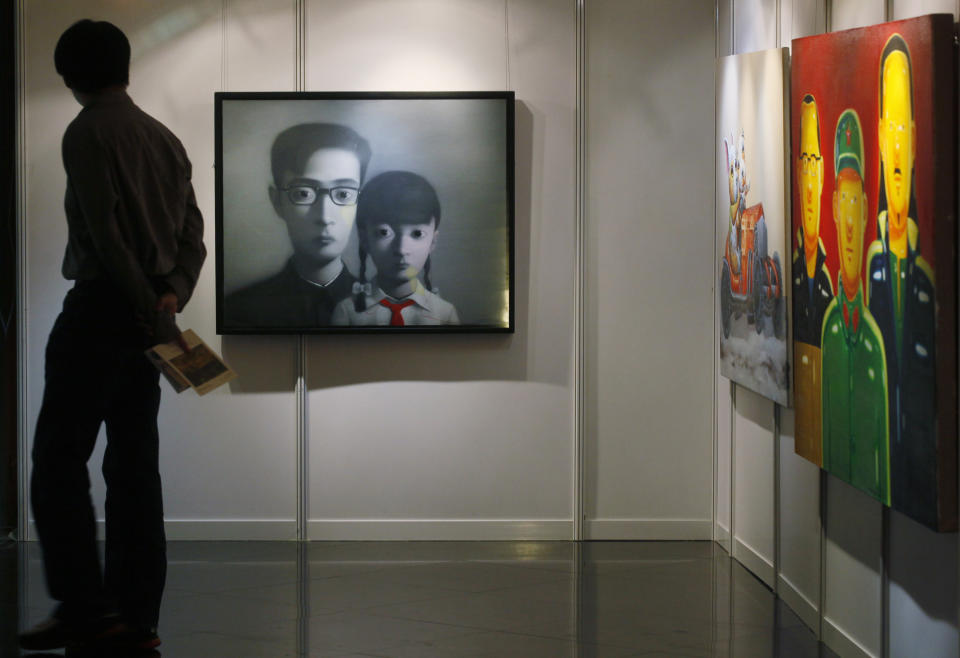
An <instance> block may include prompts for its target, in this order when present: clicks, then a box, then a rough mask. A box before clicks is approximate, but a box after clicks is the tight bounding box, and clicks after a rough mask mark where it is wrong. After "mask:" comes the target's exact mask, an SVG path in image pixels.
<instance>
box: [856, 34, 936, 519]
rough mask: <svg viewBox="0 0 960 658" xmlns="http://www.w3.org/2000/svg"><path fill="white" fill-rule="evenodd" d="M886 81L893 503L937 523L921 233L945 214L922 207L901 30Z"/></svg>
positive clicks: (881, 237)
mask: <svg viewBox="0 0 960 658" xmlns="http://www.w3.org/2000/svg"><path fill="white" fill-rule="evenodd" d="M879 87H880V89H879V91H880V93H879V100H878V102H879V108H878V109H879V116H880V119H879V121H878V124H877V137H878V141H879V147H880V149H879V150H880V158H881V168H880V175H881V177H882V184H881V187H880V198H879V199H878V204H877V211H878V212H877V239H876V240H874V241H873V243H872V244H871V245H870V248H869V249H868V250H867V267H868V270H867V272H868V275H867V277H866V281H867V291H866V292H867V302H868V304H869V307H870V312H871V313H872V314H873V317H874V318H876V321H877V324H878V325H879V327H880V330H881V332H882V334H883V340H884V349H885V352H886V358H887V372H888V381H889V396H890V404H889V409H890V451H891V463H892V465H893V467H892V473H891V483H892V484H891V488H892V504H893V507H894V508H896V509H898V510H900V511H901V512H904V513H905V514H907V515H909V516H911V517H912V518H914V519H916V520H918V521H921V522H923V523H927V524H928V525H931V526H935V525H936V520H937V495H938V494H937V481H938V480H937V473H936V464H937V463H938V457H937V440H936V435H937V426H936V417H937V404H936V400H937V382H936V371H937V368H936V363H937V355H936V349H937V336H936V334H937V314H936V302H935V300H936V298H937V292H936V285H935V277H934V273H933V268H932V267H931V266H930V263H928V262H927V261H926V259H925V258H924V255H923V254H921V253H920V233H921V230H932V226H931V225H930V224H929V222H930V221H931V220H934V221H935V220H936V219H937V218H933V217H931V216H930V215H929V214H928V215H927V216H926V217H920V216H919V215H918V212H917V211H918V208H917V201H916V195H915V194H914V189H913V188H914V185H913V178H914V162H915V160H916V155H917V128H916V124H915V118H914V112H913V68H912V64H911V58H910V50H909V48H908V47H907V44H906V42H905V41H904V39H903V37H902V36H901V35H899V34H894V35H892V36H891V37H890V38H889V39H887V41H886V43H885V44H884V47H883V50H882V51H881V56H880V67H879ZM924 226H926V227H927V228H923V227H924Z"/></svg>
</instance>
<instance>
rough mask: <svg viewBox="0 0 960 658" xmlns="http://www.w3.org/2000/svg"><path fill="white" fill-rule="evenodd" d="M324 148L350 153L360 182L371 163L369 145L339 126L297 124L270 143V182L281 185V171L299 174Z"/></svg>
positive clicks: (332, 124)
mask: <svg viewBox="0 0 960 658" xmlns="http://www.w3.org/2000/svg"><path fill="white" fill-rule="evenodd" d="M324 148H331V149H333V148H340V149H346V150H348V151H352V152H353V153H354V154H355V155H356V156H357V159H358V160H359V161H360V182H361V183H362V182H363V177H364V174H365V173H366V171H367V164H368V163H369V162H370V155H371V152H370V144H369V143H368V142H367V140H365V139H364V138H363V137H361V136H360V135H358V134H357V132H356V131H355V130H354V129H353V128H349V127H347V126H342V125H340V124H338V123H300V124H297V125H296V126H291V127H290V128H287V129H286V130H284V131H283V132H281V133H280V134H279V135H277V136H276V138H275V139H274V140H273V146H272V147H271V149H270V169H271V170H272V172H273V181H274V183H276V184H277V185H278V186H279V185H280V182H281V181H280V176H281V175H283V172H284V171H293V172H300V171H303V168H304V167H305V166H306V164H307V160H309V159H310V156H311V155H313V154H314V153H316V152H317V151H319V150H320V149H324Z"/></svg>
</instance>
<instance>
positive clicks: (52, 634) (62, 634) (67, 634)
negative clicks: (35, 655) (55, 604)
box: [18, 617, 75, 651]
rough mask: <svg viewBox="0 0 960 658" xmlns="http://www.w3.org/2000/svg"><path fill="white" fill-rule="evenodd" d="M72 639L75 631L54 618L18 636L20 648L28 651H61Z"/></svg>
mask: <svg viewBox="0 0 960 658" xmlns="http://www.w3.org/2000/svg"><path fill="white" fill-rule="evenodd" d="M74 637H75V629H73V628H72V627H71V626H69V625H68V624H67V623H65V622H63V621H61V620H60V619H57V618H56V617H50V619H47V620H46V621H42V622H40V623H39V624H37V625H36V626H34V627H33V628H30V629H27V630H25V631H24V632H22V633H20V635H19V636H18V638H19V640H20V648H21V649H27V650H28V651H40V650H43V649H62V648H63V647H65V646H67V645H68V644H70V643H71V642H72V641H73V639H74Z"/></svg>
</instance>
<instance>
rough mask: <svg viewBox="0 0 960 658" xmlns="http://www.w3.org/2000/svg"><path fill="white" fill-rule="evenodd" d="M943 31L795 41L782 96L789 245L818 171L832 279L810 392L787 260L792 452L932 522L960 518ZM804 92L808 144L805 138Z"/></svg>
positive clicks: (800, 246) (950, 150)
mask: <svg viewBox="0 0 960 658" xmlns="http://www.w3.org/2000/svg"><path fill="white" fill-rule="evenodd" d="M952 43H953V17H952V16H951V15H930V16H923V17H920V18H915V19H909V20H903V21H896V22H892V23H885V24H882V25H873V26H870V27H865V28H857V29H854V30H846V31H843V32H834V33H829V34H823V35H817V36H813V37H805V38H802V39H796V40H794V42H793V61H792V72H791V76H792V79H791V88H792V91H791V101H790V102H791V112H792V118H791V126H792V129H793V131H794V134H796V135H798V136H799V140H798V141H795V142H794V154H793V158H792V161H793V163H794V164H793V166H794V167H795V168H796V170H795V176H794V180H796V181H797V182H798V186H797V189H795V190H794V194H793V204H794V205H793V208H794V211H793V226H792V235H793V236H794V255H795V258H796V257H799V256H800V254H801V253H806V254H811V252H812V249H811V245H810V244H809V240H808V233H809V232H810V231H809V230H808V225H811V223H810V222H809V221H808V217H807V213H808V210H809V201H810V198H811V195H809V194H808V187H807V186H806V185H805V183H806V182H809V178H810V176H808V175H809V174H811V173H813V174H816V175H817V176H821V177H822V184H821V185H819V187H818V186H817V185H814V187H815V188H817V189H819V197H820V198H819V215H820V216H821V217H828V216H831V217H833V218H834V220H835V222H836V231H832V230H820V231H819V235H818V239H819V248H820V249H822V252H823V258H822V266H821V267H817V266H816V263H814V268H813V269H814V274H815V275H817V276H819V273H820V272H822V273H823V275H824V276H826V277H827V279H828V283H829V285H830V287H832V290H833V291H834V296H833V299H832V300H831V301H830V306H829V308H828V309H827V311H826V312H825V314H824V318H823V325H822V327H821V334H820V335H821V338H820V365H819V369H818V371H819V374H820V393H821V395H820V396H819V398H818V399H814V398H813V397H812V396H809V395H806V394H804V393H803V392H802V391H801V389H802V388H803V387H805V386H813V385H814V378H813V377H812V376H809V377H808V376H806V375H805V374H804V373H805V370H804V367H805V366H807V365H809V364H810V363H814V364H815V360H814V358H813V357H812V352H811V351H810V347H808V346H807V345H805V344H804V343H807V341H806V340H805V336H804V335H803V334H804V333H805V331H804V328H803V327H801V325H802V324H803V320H804V319H814V320H815V317H816V315H817V313H818V303H819V301H820V300H819V298H817V296H816V295H811V296H807V297H805V296H803V295H802V294H800V292H799V291H798V288H800V289H802V287H803V286H802V285H798V284H800V283H801V279H802V278H803V277H802V276H798V273H797V272H796V271H794V273H793V274H794V309H793V315H794V319H795V331H796V334H795V337H796V341H797V342H796V345H795V359H796V363H797V365H798V367H797V371H796V373H795V376H796V381H797V384H796V386H797V396H796V411H795V413H796V427H797V437H796V450H797V452H798V453H799V454H801V455H803V456H805V457H807V458H808V459H810V460H811V461H814V463H819V464H821V465H822V466H823V468H824V469H826V470H827V471H828V472H830V473H832V474H833V475H835V476H837V477H839V478H841V479H843V480H845V481H847V482H849V483H851V484H853V485H854V486H855V487H857V488H858V489H860V490H862V491H864V492H865V493H867V494H868V495H870V496H872V497H874V498H876V499H877V500H880V501H882V502H883V503H885V504H887V505H889V506H891V507H892V508H893V509H894V510H897V511H898V512H901V513H903V514H905V515H907V516H908V517H910V518H912V519H914V520H916V521H918V522H920V523H923V524H925V525H927V526H929V527H931V528H934V529H937V530H941V531H947V530H953V529H956V526H957V418H956V395H957V388H956V375H957V369H956V340H957V338H956V319H955V316H956V285H955V279H956V246H955V244H956V228H955V214H956V209H955V200H954V192H955V188H956V176H957V170H956V162H955V148H956V136H957V132H956V120H957V117H956V115H955V109H954V100H953V96H954V94H955V81H956V63H955V55H954V53H953V46H952ZM814 104H815V108H816V110H815V112H816V117H817V121H816V124H817V126H818V127H820V130H819V137H820V141H819V143H818V145H817V147H818V152H816V153H813V152H812V151H811V150H810V149H811V148H812V146H810V145H809V144H810V143H811V142H812V139H805V138H804V135H805V134H807V133H809V130H807V128H806V127H805V126H807V125H808V122H809V118H810V117H811V116H812V107H813V106H814ZM825 126H832V127H833V129H832V130H829V131H827V130H824V129H823V127H825ZM805 131H806V132H805ZM811 134H812V133H811ZM817 156H819V158H820V160H819V162H820V163H821V164H822V167H818V166H817V165H815V164H814V163H815V162H816V161H817ZM822 171H825V172H828V175H826V176H825V177H823V176H822V173H821V172H822ZM830 174H832V175H830ZM814 178H815V176H814ZM821 229H822V225H821ZM795 269H796V268H795ZM808 272H809V270H808ZM807 285H808V288H809V289H810V290H811V292H812V291H813V289H814V288H815V287H816V285H815V284H811V283H809V282H808V284H807ZM808 324H809V323H808ZM804 357H806V359H804ZM818 405H819V408H818ZM881 416H882V417H881ZM817 418H819V419H820V439H821V441H820V448H821V455H820V460H819V461H818V460H817V455H816V453H815V450H811V449H810V445H811V443H812V441H811V437H812V436H813V435H815V433H816V428H815V424H816V419H817Z"/></svg>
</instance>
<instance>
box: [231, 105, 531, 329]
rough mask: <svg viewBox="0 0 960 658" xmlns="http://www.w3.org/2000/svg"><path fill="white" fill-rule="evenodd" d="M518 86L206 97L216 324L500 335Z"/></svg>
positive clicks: (509, 249) (506, 318) (507, 282)
mask: <svg viewBox="0 0 960 658" xmlns="http://www.w3.org/2000/svg"><path fill="white" fill-rule="evenodd" d="M514 103H515V99H514V92H512V91H490V92H487V91H480V92H218V93H216V94H215V110H216V116H215V118H216V165H215V166H216V240H217V258H216V284H217V332H218V333H219V334H300V333H303V334H308V333H512V332H513V331H514V317H515V309H514V281H513V271H514Z"/></svg>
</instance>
